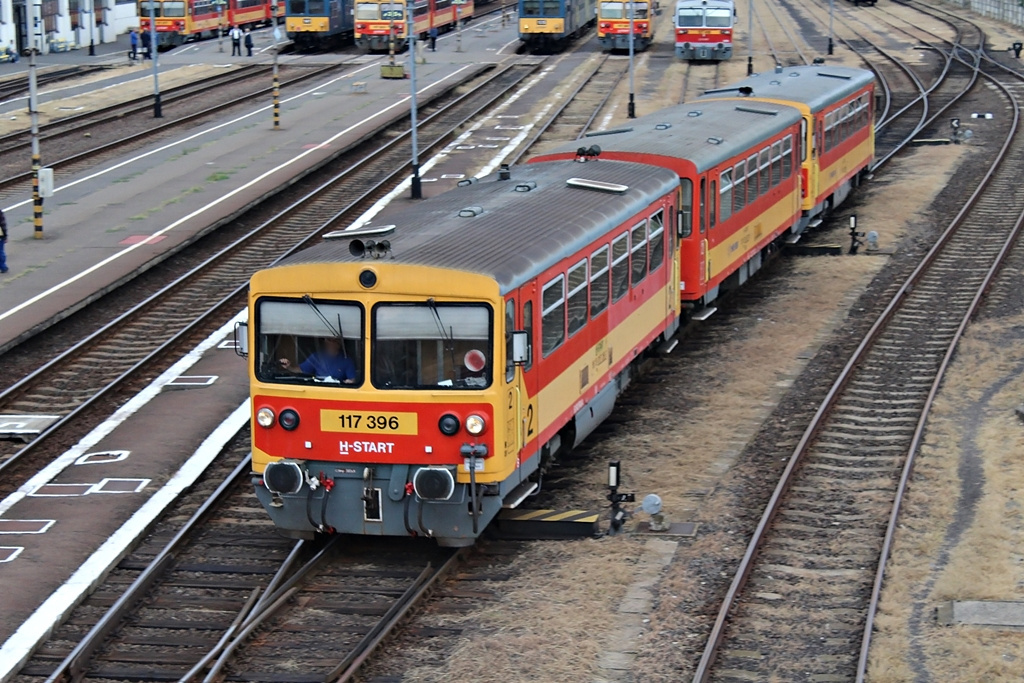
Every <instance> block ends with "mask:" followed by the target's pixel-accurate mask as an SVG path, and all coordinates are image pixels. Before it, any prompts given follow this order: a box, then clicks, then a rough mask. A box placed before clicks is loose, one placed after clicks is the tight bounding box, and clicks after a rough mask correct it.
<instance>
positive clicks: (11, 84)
mask: <svg viewBox="0 0 1024 683" xmlns="http://www.w3.org/2000/svg"><path fill="white" fill-rule="evenodd" d="M106 69H107V67H105V66H73V67H67V68H61V69H52V70H48V71H44V72H43V73H40V74H38V76H37V77H36V84H37V85H40V86H44V85H51V84H53V83H59V82H60V81H66V80H69V79H72V78H78V77H79V76H88V75H89V74H94V73H98V72H101V71H106ZM18 95H28V79H27V78H7V79H4V80H3V81H2V82H0V102H2V101H4V100H8V99H10V98H12V97H16V96H18Z"/></svg>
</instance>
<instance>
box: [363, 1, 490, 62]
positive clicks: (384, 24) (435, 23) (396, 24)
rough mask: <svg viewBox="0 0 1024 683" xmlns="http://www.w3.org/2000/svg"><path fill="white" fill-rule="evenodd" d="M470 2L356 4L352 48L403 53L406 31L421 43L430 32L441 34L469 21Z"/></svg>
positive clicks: (471, 15) (472, 6)
mask: <svg viewBox="0 0 1024 683" xmlns="http://www.w3.org/2000/svg"><path fill="white" fill-rule="evenodd" d="M474 13H475V7H474V4H473V0H415V2H414V1H413V0H408V2H406V1H405V0H367V1H363V0H357V1H356V5H355V43H356V47H358V48H360V49H362V50H365V51H367V52H380V51H384V50H388V49H391V41H392V40H394V43H395V44H394V48H395V49H396V50H403V49H405V46H406V40H407V39H408V38H409V30H410V28H411V29H412V30H413V31H415V34H416V36H417V38H419V39H424V38H426V37H427V35H428V34H429V32H430V29H432V28H436V29H437V30H438V32H439V33H445V32H447V31H451V30H452V29H455V28H457V26H458V24H459V23H460V22H461V23H463V24H466V23H468V22H470V21H471V20H472V19H473V15H474Z"/></svg>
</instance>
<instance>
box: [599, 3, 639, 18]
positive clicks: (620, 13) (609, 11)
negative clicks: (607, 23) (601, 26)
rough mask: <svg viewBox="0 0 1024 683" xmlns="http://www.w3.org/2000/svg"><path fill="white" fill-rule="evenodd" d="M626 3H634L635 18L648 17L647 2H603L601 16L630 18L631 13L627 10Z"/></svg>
mask: <svg viewBox="0 0 1024 683" xmlns="http://www.w3.org/2000/svg"><path fill="white" fill-rule="evenodd" d="M626 5H633V18H634V19H646V18H647V3H646V2H602V3H601V18H602V19H629V13H628V12H627V11H626Z"/></svg>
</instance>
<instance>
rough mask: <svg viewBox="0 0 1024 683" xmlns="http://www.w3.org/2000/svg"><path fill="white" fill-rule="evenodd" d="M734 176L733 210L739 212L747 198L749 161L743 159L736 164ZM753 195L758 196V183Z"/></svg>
mask: <svg viewBox="0 0 1024 683" xmlns="http://www.w3.org/2000/svg"><path fill="white" fill-rule="evenodd" d="M733 173H734V175H733V177H734V178H735V179H736V181H735V182H734V183H733V186H732V210H733V212H734V213H735V212H737V211H739V210H740V209H742V208H743V203H744V201H745V199H746V184H747V162H745V161H741V162H740V163H738V164H736V166H735V167H734V168H733ZM752 196H755V197H756V196H757V185H756V183H755V185H754V191H753V193H752Z"/></svg>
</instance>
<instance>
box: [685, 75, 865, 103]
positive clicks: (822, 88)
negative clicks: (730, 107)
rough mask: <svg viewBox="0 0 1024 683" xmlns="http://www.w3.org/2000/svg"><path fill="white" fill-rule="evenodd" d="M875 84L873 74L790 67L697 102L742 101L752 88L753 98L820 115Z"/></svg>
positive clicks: (723, 90) (732, 86) (744, 81)
mask: <svg viewBox="0 0 1024 683" xmlns="http://www.w3.org/2000/svg"><path fill="white" fill-rule="evenodd" d="M874 80H875V75H874V74H873V73H872V72H870V71H867V70H866V69H857V68H854V67H849V66H826V65H823V64H817V65H813V66H787V67H782V68H781V69H779V70H778V71H769V72H766V73H760V74H754V75H753V76H748V77H747V78H745V79H743V80H742V81H740V82H739V83H733V84H732V85H730V86H729V87H727V88H719V89H717V90H709V91H707V92H706V93H704V94H703V95H702V96H701V97H699V98H697V101H701V100H707V99H711V98H714V99H720V98H723V97H738V96H739V90H740V88H750V90H751V94H750V95H749V97H753V98H757V99H770V100H786V101H790V102H799V103H800V104H804V105H806V106H807V107H809V108H810V110H811V111H812V112H816V111H819V110H820V109H822V108H823V107H825V106H826V105H828V104H830V103H832V102H835V101H836V100H837V99H841V98H843V97H846V96H847V95H852V94H853V93H855V92H857V91H858V90H860V89H861V88H863V87H864V86H866V85H868V84H869V83H871V82H873V81H874Z"/></svg>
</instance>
